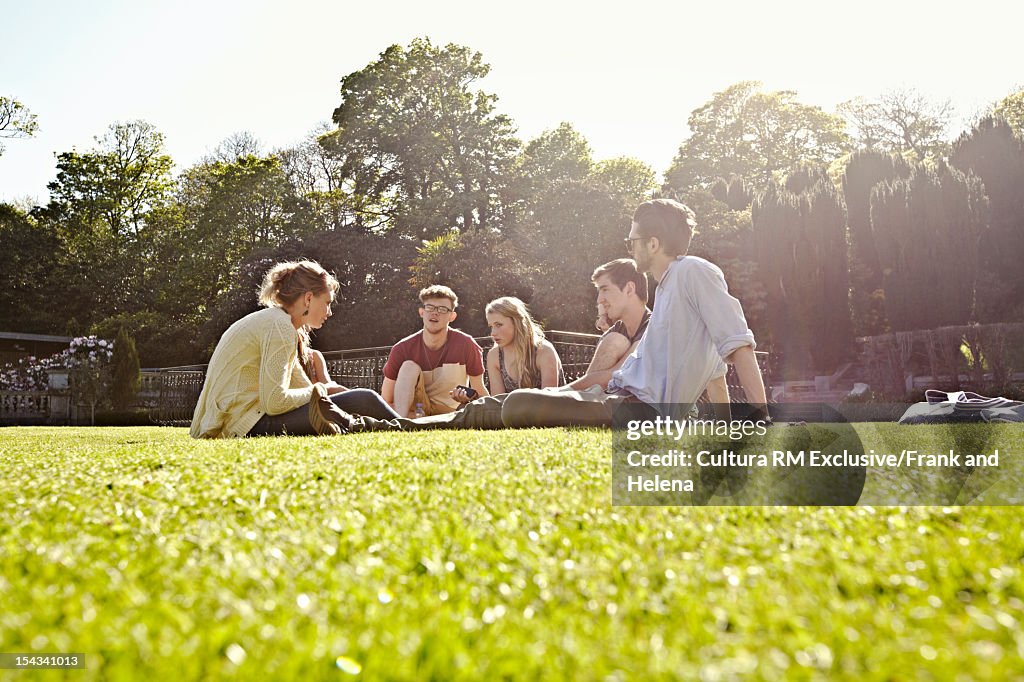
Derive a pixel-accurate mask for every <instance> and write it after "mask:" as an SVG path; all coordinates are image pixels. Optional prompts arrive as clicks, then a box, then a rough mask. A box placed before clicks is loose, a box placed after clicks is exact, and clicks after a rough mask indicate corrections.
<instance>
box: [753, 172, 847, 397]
mask: <svg viewBox="0 0 1024 682" xmlns="http://www.w3.org/2000/svg"><path fill="white" fill-rule="evenodd" d="M751 212H752V221H753V232H754V244H755V248H756V252H757V260H758V265H759V271H760V274H761V277H762V281H763V283H764V287H765V291H766V292H767V299H768V314H769V320H770V323H769V325H770V327H771V329H772V333H773V337H774V338H775V339H776V340H777V341H779V343H780V345H781V349H779V350H781V355H782V356H783V357H782V363H783V367H784V368H783V374H784V376H787V377H788V376H800V375H805V374H806V373H807V372H808V370H814V371H815V372H817V373H819V374H822V373H831V372H833V371H835V370H836V369H837V368H838V366H839V364H840V363H842V362H843V361H845V360H848V359H849V358H850V356H851V355H852V345H853V334H852V328H851V324H850V308H849V301H848V293H849V280H848V276H849V271H848V269H847V243H846V208H845V206H844V205H843V200H842V198H841V197H840V196H839V193H838V192H837V190H836V188H835V186H834V185H833V184H832V182H831V180H830V179H829V178H828V176H827V175H826V174H825V172H824V171H823V170H822V169H817V168H813V167H805V168H801V169H798V170H797V171H795V172H793V173H791V174H790V175H789V176H788V177H787V178H786V182H785V185H784V186H778V185H775V184H774V183H772V184H770V185H769V187H768V190H767V191H765V192H764V193H763V194H761V195H759V196H758V198H757V199H756V200H755V201H754V205H753V207H752V210H751Z"/></svg>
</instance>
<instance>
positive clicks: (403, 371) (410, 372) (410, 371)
mask: <svg viewBox="0 0 1024 682" xmlns="http://www.w3.org/2000/svg"><path fill="white" fill-rule="evenodd" d="M422 373H423V369H422V368H421V367H420V366H419V364H417V363H416V361H415V360H406V361H405V362H403V363H402V366H401V367H399V368H398V376H399V377H401V376H403V375H405V376H411V377H415V376H418V375H420V374H422Z"/></svg>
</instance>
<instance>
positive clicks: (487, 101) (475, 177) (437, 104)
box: [327, 39, 518, 238]
mask: <svg viewBox="0 0 1024 682" xmlns="http://www.w3.org/2000/svg"><path fill="white" fill-rule="evenodd" d="M489 70H490V67H489V66H488V65H487V64H485V63H484V62H483V57H482V56H481V54H480V53H479V52H472V51H471V50H470V49H469V48H466V47H462V46H459V45H451V44H450V45H447V46H446V47H444V48H440V47H436V46H434V45H433V44H432V43H431V42H430V41H429V40H427V39H417V40H414V41H413V42H412V43H411V44H410V45H409V47H408V48H403V47H401V46H399V45H392V46H391V47H389V48H388V49H387V50H385V51H384V52H383V53H381V55H380V58H379V59H378V60H377V61H375V62H373V63H372V64H369V65H368V66H367V67H366V68H364V69H362V70H361V71H356V72H354V73H351V74H349V75H348V76H345V78H344V79H343V80H342V84H341V100H342V101H341V105H340V106H339V107H338V108H337V109H335V111H334V122H335V123H336V124H337V125H338V130H337V131H336V132H335V133H333V134H332V135H331V136H330V138H329V139H328V140H327V142H328V144H329V147H328V148H329V149H330V150H332V151H333V152H334V153H335V154H337V155H338V157H339V158H342V159H344V167H345V175H346V176H349V177H351V178H352V181H353V192H354V194H355V195H356V196H358V197H359V198H360V200H359V202H358V205H359V213H358V214H357V218H358V226H360V227H379V228H384V229H396V230H397V231H398V232H400V233H401V234H406V235H410V236H414V237H417V238H430V237H434V236H438V235H440V234H443V233H445V232H447V231H448V230H449V229H451V228H453V227H454V228H457V229H462V230H472V229H486V228H488V227H492V226H493V225H494V224H496V223H495V221H496V219H497V218H499V217H500V212H501V206H500V204H499V202H498V198H499V193H500V190H501V185H502V182H503V181H504V175H505V172H506V171H507V168H508V165H509V163H510V160H511V155H512V153H513V152H514V151H515V150H516V148H517V147H518V141H517V140H516V139H515V137H514V136H513V128H512V122H511V120H510V119H509V118H508V117H507V116H504V115H500V114H496V113H495V112H494V104H495V101H496V100H497V97H496V96H495V95H492V94H488V93H486V92H484V91H483V90H480V89H478V88H477V86H476V84H477V82H478V81H479V80H481V79H483V78H484V77H485V76H486V75H487V73H488V71H489Z"/></svg>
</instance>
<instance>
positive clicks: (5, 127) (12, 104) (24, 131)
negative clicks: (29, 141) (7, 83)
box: [0, 97, 39, 155]
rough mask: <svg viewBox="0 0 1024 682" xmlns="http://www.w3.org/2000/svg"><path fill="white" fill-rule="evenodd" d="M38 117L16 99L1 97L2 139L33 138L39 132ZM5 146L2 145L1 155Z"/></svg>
mask: <svg viewBox="0 0 1024 682" xmlns="http://www.w3.org/2000/svg"><path fill="white" fill-rule="evenodd" d="M37 118H38V117H37V116H36V115H35V114H33V113H32V112H31V111H29V110H28V108H27V107H26V106H25V105H24V104H22V103H21V102H19V101H18V100H16V99H13V98H11V97H0V138H8V139H16V138H24V137H32V136H33V135H35V134H36V131H37V130H39V123H38V122H37ZM3 153H4V146H3V144H0V155H2V154H3Z"/></svg>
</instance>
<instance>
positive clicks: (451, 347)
mask: <svg viewBox="0 0 1024 682" xmlns="http://www.w3.org/2000/svg"><path fill="white" fill-rule="evenodd" d="M406 360H412V361H413V362H415V363H416V364H417V365H419V366H420V368H421V369H423V370H424V371H426V372H429V371H431V370H434V369H437V368H438V367H440V366H441V365H444V364H450V363H454V364H458V365H465V366H466V376H471V377H476V376H480V375H481V374H483V373H484V360H483V355H482V352H481V350H480V346H479V345H477V342H476V341H474V340H473V337H472V336H470V335H469V334H467V333H465V332H460V331H459V330H458V329H451V328H449V329H448V340H447V341H445V344H444V346H443V347H442V348H441V349H440V350H428V349H427V346H426V344H425V343H423V330H422V329H421V330H419V331H418V332H416V333H415V334H412V335H411V336H407V337H405V338H404V339H402V340H401V341H399V342H398V343H396V344H395V345H394V346H392V348H391V353H390V354H388V361H387V362H386V363H384V376H385V377H387V378H388V379H391V380H392V381H394V380H395V379H397V378H398V370H399V369H401V367H402V363H403V362H405V361H406Z"/></svg>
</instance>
